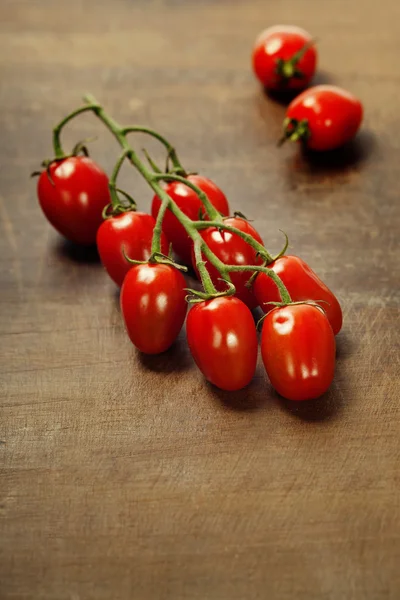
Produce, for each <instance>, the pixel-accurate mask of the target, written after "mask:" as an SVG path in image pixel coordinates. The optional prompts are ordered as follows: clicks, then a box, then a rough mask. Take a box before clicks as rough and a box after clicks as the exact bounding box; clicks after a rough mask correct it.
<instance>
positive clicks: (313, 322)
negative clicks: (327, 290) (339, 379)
mask: <svg viewBox="0 0 400 600" xmlns="http://www.w3.org/2000/svg"><path fill="white" fill-rule="evenodd" d="M261 354H262V359H263V362H264V366H265V369H266V371H267V374H268V377H269V379H270V381H271V384H272V385H273V387H274V388H275V389H276V391H277V392H278V394H280V395H281V396H283V397H284V398H287V399H288V400H312V399H313V398H318V397H319V396H321V395H322V394H323V393H324V392H326V390H327V389H328V388H329V386H330V385H331V383H332V379H333V375H334V370H335V337H334V335H333V331H332V327H331V326H330V324H329V321H328V319H327V318H326V315H325V313H324V312H323V311H322V310H321V309H320V308H319V307H316V306H312V305H311V304H289V305H288V306H284V307H282V308H274V310H272V311H271V312H270V313H269V314H268V315H267V316H266V317H265V320H264V324H263V329H262V335H261Z"/></svg>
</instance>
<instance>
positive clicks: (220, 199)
mask: <svg viewBox="0 0 400 600" xmlns="http://www.w3.org/2000/svg"><path fill="white" fill-rule="evenodd" d="M187 179H188V181H190V182H191V183H193V184H194V185H197V187H199V188H200V189H201V190H202V191H203V192H204V193H205V194H206V195H207V196H208V198H209V200H210V202H211V204H212V205H213V206H214V207H215V208H216V209H217V210H218V212H220V213H221V214H222V215H223V216H226V215H229V204H228V200H227V199H226V196H225V194H224V193H223V192H222V190H220V189H219V188H218V187H217V186H216V185H215V183H213V182H212V181H211V180H210V179H207V178H206V177H203V176H201V175H188V177H187ZM164 188H165V191H166V192H167V194H168V195H169V196H170V197H171V198H172V200H174V202H175V203H176V204H177V205H178V207H179V208H180V209H181V211H182V212H184V213H185V215H186V216H187V217H189V219H192V221H197V220H198V219H199V215H200V213H202V215H203V218H204V219H207V215H206V214H205V211H204V208H203V205H202V202H201V200H200V199H199V197H198V195H197V194H196V192H194V191H193V190H192V189H190V188H189V187H188V186H187V185H185V184H184V183H181V182H179V181H171V182H169V183H167V184H164ZM160 206H161V200H160V198H159V197H158V196H154V198H153V202H152V205H151V214H152V215H153V217H154V218H155V219H156V218H157V215H158V211H159V210H160ZM163 231H164V232H165V234H166V236H167V238H168V240H169V241H170V242H171V244H172V247H173V249H174V250H175V252H176V253H177V254H178V255H179V256H180V258H181V259H182V261H183V262H184V263H185V264H187V265H190V259H191V249H192V246H193V243H192V240H191V239H190V238H189V236H188V234H187V233H186V231H185V229H184V227H183V225H181V224H180V223H179V221H178V219H177V218H176V217H174V215H173V214H172V213H171V212H170V211H169V210H167V211H166V213H165V216H164V219H163Z"/></svg>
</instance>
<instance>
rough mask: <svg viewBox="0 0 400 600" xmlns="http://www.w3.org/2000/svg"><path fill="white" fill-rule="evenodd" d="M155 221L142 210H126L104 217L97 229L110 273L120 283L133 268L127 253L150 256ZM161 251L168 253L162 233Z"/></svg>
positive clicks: (135, 255) (165, 239)
mask: <svg viewBox="0 0 400 600" xmlns="http://www.w3.org/2000/svg"><path fill="white" fill-rule="evenodd" d="M155 224H156V222H155V220H154V219H153V217H152V216H151V215H147V214H146V213H142V212H134V211H129V212H124V213H121V214H119V215H115V216H112V217H109V218H107V219H105V221H103V223H102V224H101V225H100V227H99V229H98V231H97V249H98V251H99V254H100V258H101V262H102V263H103V266H104V268H105V269H106V271H107V273H108V274H109V276H110V277H111V279H113V280H114V281H115V283H116V284H117V285H118V286H120V287H121V285H122V282H123V280H124V277H125V275H126V274H127V272H128V271H129V270H130V269H131V268H132V264H130V263H129V262H128V261H127V260H126V259H125V256H124V252H123V251H125V254H126V256H128V257H129V258H132V259H134V260H141V261H146V260H148V259H149V258H150V256H151V241H152V239H153V231H154V226H155ZM161 252H162V253H163V254H166V255H167V254H168V241H167V238H166V236H165V234H164V233H162V234H161Z"/></svg>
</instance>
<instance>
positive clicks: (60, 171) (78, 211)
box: [37, 156, 110, 245]
mask: <svg viewBox="0 0 400 600" xmlns="http://www.w3.org/2000/svg"><path fill="white" fill-rule="evenodd" d="M49 171H50V177H51V180H52V181H53V183H52V182H51V180H50V178H49V175H48V173H47V172H46V171H43V173H41V175H40V177H39V181H38V188H37V191H38V197H39V203H40V206H41V208H42V210H43V212H44V214H45V216H46V217H47V219H48V220H49V221H50V223H51V224H52V225H53V227H55V228H56V229H57V231H58V232H59V233H61V234H62V235H63V236H65V237H66V238H67V239H68V240H71V242H75V243H76V244H83V245H90V244H94V243H95V242H96V233H97V230H98V228H99V227H100V225H101V223H102V221H103V217H102V211H103V208H104V207H105V206H106V205H107V204H108V203H109V202H110V193H109V190H108V178H107V175H106V174H105V173H104V171H102V170H101V169H100V167H99V166H98V165H96V163H95V162H93V160H91V159H90V158H88V157H86V156H69V157H68V158H65V159H63V160H60V161H56V162H53V163H52V164H51V165H50V167H49Z"/></svg>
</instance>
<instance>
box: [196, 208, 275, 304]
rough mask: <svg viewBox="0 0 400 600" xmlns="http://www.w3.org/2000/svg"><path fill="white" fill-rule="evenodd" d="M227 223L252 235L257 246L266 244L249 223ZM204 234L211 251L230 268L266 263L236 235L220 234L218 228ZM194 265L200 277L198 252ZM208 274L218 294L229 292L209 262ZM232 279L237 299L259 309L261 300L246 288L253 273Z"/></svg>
mask: <svg viewBox="0 0 400 600" xmlns="http://www.w3.org/2000/svg"><path fill="white" fill-rule="evenodd" d="M224 223H225V224H226V225H230V226H231V227H236V229H240V231H243V232H244V233H248V234H250V235H252V236H253V238H255V239H256V240H257V242H259V243H260V244H263V241H262V239H261V237H260V235H259V234H258V232H257V231H256V230H255V229H254V227H253V226H252V225H250V223H249V222H248V221H246V220H245V219H241V218H239V217H230V218H229V219H225V221H224ZM200 233H201V236H202V238H203V239H204V241H205V242H206V244H207V246H208V247H209V248H210V250H211V251H212V252H214V254H215V255H216V256H217V257H218V258H219V259H220V260H222V262H223V263H225V264H226V265H259V264H261V263H262V259H261V258H256V251H255V250H254V249H253V248H252V247H251V246H250V245H249V244H248V243H247V242H245V241H244V240H243V239H242V238H240V237H239V236H238V235H235V234H234V233H230V232H229V231H223V230H222V229H221V230H218V229H216V228H215V227H208V228H207V229H203V230H202V231H201V232H200ZM203 258H204V260H207V259H206V258H205V257H204V256H203ZM192 264H193V268H194V269H195V271H196V273H197V275H199V273H198V271H197V268H196V259H195V256H194V250H192ZM207 270H208V272H209V274H210V277H211V279H212V281H213V283H214V285H215V287H216V288H217V290H219V291H221V292H222V291H223V290H225V289H226V285H225V284H224V282H223V281H221V275H220V273H219V271H217V269H216V268H215V267H214V266H213V265H212V264H210V262H209V261H207ZM230 277H231V279H232V283H233V285H234V286H235V287H236V294H235V295H236V296H237V297H238V298H239V299H240V300H242V301H243V302H244V303H245V304H247V306H248V307H249V308H255V307H256V306H257V300H256V298H255V296H254V294H253V292H252V291H251V290H249V289H248V288H247V287H246V283H247V282H248V281H249V279H250V277H251V271H242V272H241V273H231V274H230Z"/></svg>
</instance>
